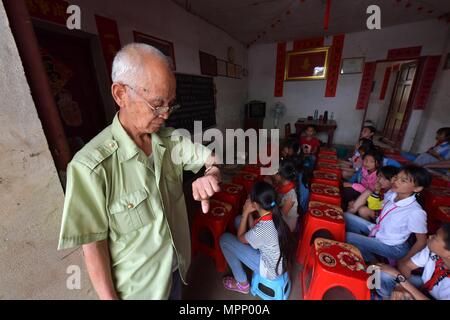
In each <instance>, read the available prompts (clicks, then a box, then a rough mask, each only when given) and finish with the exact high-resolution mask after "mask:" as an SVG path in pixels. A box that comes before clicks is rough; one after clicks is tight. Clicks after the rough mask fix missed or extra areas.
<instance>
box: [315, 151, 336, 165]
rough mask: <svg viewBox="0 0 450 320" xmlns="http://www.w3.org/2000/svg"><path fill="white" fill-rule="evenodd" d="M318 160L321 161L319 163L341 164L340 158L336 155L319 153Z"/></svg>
mask: <svg viewBox="0 0 450 320" xmlns="http://www.w3.org/2000/svg"><path fill="white" fill-rule="evenodd" d="M318 159H319V160H318V161H319V162H326V163H332V164H338V163H339V160H338V157H337V156H336V155H330V154H322V153H319V155H318Z"/></svg>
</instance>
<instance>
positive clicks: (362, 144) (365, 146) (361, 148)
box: [339, 138, 374, 179]
mask: <svg viewBox="0 0 450 320" xmlns="http://www.w3.org/2000/svg"><path fill="white" fill-rule="evenodd" d="M371 149H374V144H373V141H372V140H370V139H366V138H362V139H360V140H359V141H358V143H357V144H356V146H355V152H354V153H353V156H352V157H351V158H349V159H348V160H349V161H344V160H340V161H339V166H340V167H341V170H342V177H343V178H344V179H350V178H351V177H352V176H353V175H354V174H355V172H357V171H358V170H360V169H361V167H362V163H363V161H362V158H363V157H364V154H365V153H366V152H367V151H369V150H371Z"/></svg>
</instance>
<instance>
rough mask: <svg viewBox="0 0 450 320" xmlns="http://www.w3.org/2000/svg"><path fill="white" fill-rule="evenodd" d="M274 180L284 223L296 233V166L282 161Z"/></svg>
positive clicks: (287, 161)
mask: <svg viewBox="0 0 450 320" xmlns="http://www.w3.org/2000/svg"><path fill="white" fill-rule="evenodd" d="M273 180H274V183H275V190H276V192H277V194H278V200H279V203H280V209H281V212H282V214H283V218H284V221H286V223H287V225H288V226H289V230H291V232H294V230H295V227H296V225H297V220H298V213H297V209H298V186H297V184H298V179H297V171H296V170H295V164H294V163H293V162H292V161H290V160H283V161H281V163H280V169H279V170H278V173H276V174H275V175H274V177H273Z"/></svg>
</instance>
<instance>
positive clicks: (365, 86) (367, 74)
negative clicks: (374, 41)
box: [356, 62, 377, 109]
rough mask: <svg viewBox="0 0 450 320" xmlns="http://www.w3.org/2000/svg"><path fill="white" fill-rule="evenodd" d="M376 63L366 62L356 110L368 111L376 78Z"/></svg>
mask: <svg viewBox="0 0 450 320" xmlns="http://www.w3.org/2000/svg"><path fill="white" fill-rule="evenodd" d="M376 67H377V63H376V62H366V64H365V65H364V72H363V76H362V80H361V88H360V89H359V97H358V102H357V103H356V109H366V108H367V106H368V104H369V98H370V94H371V92H372V85H373V77H374V76H375V69H376Z"/></svg>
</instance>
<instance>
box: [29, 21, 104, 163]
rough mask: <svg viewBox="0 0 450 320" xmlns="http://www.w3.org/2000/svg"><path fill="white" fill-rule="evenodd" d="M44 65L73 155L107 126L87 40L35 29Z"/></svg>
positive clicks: (44, 29) (38, 28) (43, 29)
mask: <svg viewBox="0 0 450 320" xmlns="http://www.w3.org/2000/svg"><path fill="white" fill-rule="evenodd" d="M34 30H35V34H36V38H37V41H38V44H39V49H40V52H41V55H42V61H43V64H44V66H45V70H46V72H47V75H48V79H49V82H50V87H51V91H52V94H53V96H54V99H55V103H56V106H57V108H58V113H59V116H60V119H61V123H62V124H63V128H64V134H65V135H66V137H67V140H68V142H69V146H70V150H71V153H72V154H75V153H76V152H77V151H78V150H80V149H81V148H82V147H83V146H84V144H86V143H87V142H88V141H89V140H91V139H92V138H93V137H94V136H95V135H97V134H98V133H99V132H100V131H101V130H102V129H104V128H105V127H106V125H107V122H106V116H105V108H104V104H103V101H102V99H101V95H100V91H99V86H98V83H97V81H96V79H97V76H96V73H95V68H94V64H93V60H92V55H91V48H90V41H89V39H88V38H87V37H86V38H85V37H78V36H72V35H67V34H62V33H59V32H56V31H52V30H48V29H46V28H42V27H39V26H36V25H34Z"/></svg>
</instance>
